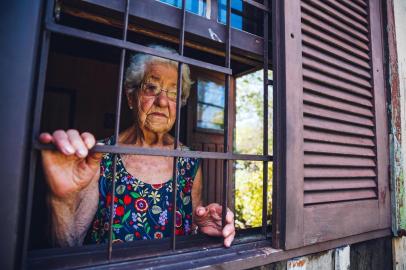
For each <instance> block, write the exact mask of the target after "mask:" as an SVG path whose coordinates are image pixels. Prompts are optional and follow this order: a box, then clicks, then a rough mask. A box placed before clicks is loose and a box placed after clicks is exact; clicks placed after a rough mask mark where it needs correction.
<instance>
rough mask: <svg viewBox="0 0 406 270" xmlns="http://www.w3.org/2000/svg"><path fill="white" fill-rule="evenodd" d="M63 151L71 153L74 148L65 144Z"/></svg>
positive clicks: (73, 151)
mask: <svg viewBox="0 0 406 270" xmlns="http://www.w3.org/2000/svg"><path fill="white" fill-rule="evenodd" d="M65 152H67V153H68V154H73V153H75V149H73V148H72V146H70V145H67V146H65Z"/></svg>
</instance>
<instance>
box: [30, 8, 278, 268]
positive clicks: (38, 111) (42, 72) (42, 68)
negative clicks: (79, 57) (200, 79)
mask: <svg viewBox="0 0 406 270" xmlns="http://www.w3.org/2000/svg"><path fill="white" fill-rule="evenodd" d="M244 2H246V3H248V4H252V5H254V6H256V7H258V8H260V9H262V10H264V11H265V13H266V15H265V16H264V26H265V27H264V31H265V33H264V34H265V35H264V36H265V37H266V38H264V40H265V41H266V42H265V43H264V95H266V97H265V96H264V115H267V111H268V108H267V106H268V101H267V98H268V97H267V94H268V93H267V85H269V84H270V83H272V82H271V81H269V80H268V78H267V67H268V42H267V41H268V23H267V20H268V14H267V12H269V8H268V4H267V1H266V3H265V5H261V4H258V3H256V2H253V1H251V0H244ZM53 5H54V1H53V0H48V1H47V7H46V13H45V14H46V17H45V27H44V29H43V33H42V34H43V38H42V48H41V57H40V63H39V73H38V82H37V93H36V100H35V115H34V122H33V137H32V142H33V147H32V155H31V164H30V174H29V176H30V177H29V187H28V195H27V198H28V199H27V204H30V203H31V201H32V196H33V183H34V180H35V179H34V177H35V170H36V160H37V157H38V151H36V150H44V149H56V148H55V146H53V145H43V144H41V143H39V142H38V140H37V138H38V135H39V131H40V130H39V128H40V123H41V115H42V103H43V97H44V88H45V77H46V69H47V62H48V53H49V42H50V35H51V34H52V33H59V34H63V35H68V36H72V37H76V38H79V39H84V40H90V41H94V42H97V43H102V44H107V45H111V46H114V47H118V48H121V49H122V51H121V59H120V71H119V76H120V77H119V85H118V96H117V107H116V123H115V138H116V141H115V144H114V145H112V146H111V145H110V146H107V145H104V146H101V145H97V146H95V147H94V148H93V149H92V151H94V152H108V153H113V154H114V163H116V158H117V154H121V153H123V154H124V153H126V154H140V155H142V154H145V155H155V156H171V157H174V160H175V161H174V164H176V158H177V157H196V158H208V159H223V160H224V175H223V178H224V181H223V194H222V203H223V205H222V207H223V213H222V224H223V226H224V225H225V224H226V222H225V217H226V212H227V191H228V165H229V161H230V160H252V161H263V162H264V181H265V179H267V177H265V174H267V169H265V167H266V166H265V165H267V164H268V162H269V161H273V156H272V155H271V156H269V155H268V144H267V140H268V136H267V134H268V124H267V122H268V119H267V117H264V155H241V154H234V153H233V152H232V151H230V145H231V144H230V140H229V130H228V128H229V121H228V120H229V119H228V118H229V115H230V108H229V106H228V105H229V96H230V89H229V88H230V75H232V70H231V68H230V64H231V62H230V59H231V27H230V23H231V22H230V20H231V3H230V0H228V1H227V18H226V31H227V40H226V44H225V50H226V59H225V67H222V66H217V65H213V64H210V63H206V62H204V61H199V60H195V59H193V58H189V57H184V56H183V50H184V34H185V0H183V5H182V21H181V22H182V25H181V31H180V33H179V40H180V43H179V54H172V53H165V52H161V51H158V50H155V49H153V48H149V47H146V46H142V45H139V44H136V43H131V42H128V41H127V40H126V39H127V30H128V19H129V6H130V0H126V4H125V9H124V20H125V24H124V29H123V39H122V40H120V39H116V38H111V37H108V36H104V35H100V34H96V33H92V32H87V31H83V30H79V29H75V28H72V27H68V26H64V25H59V24H57V23H56V22H55V21H54V18H53ZM126 50H133V51H137V52H143V53H146V54H151V55H155V56H159V57H163V58H167V59H171V60H174V61H177V62H178V63H179V66H178V68H179V72H178V89H177V91H178V95H177V117H176V130H175V137H176V140H175V149H174V150H156V149H145V148H140V147H133V146H118V144H117V139H118V132H119V125H120V121H119V120H120V112H121V96H122V88H123V74H124V62H125V54H126ZM183 63H186V64H190V65H194V66H198V67H201V68H204V69H208V70H212V71H217V72H220V73H223V74H225V79H226V82H225V84H226V87H225V92H226V93H225V108H226V110H225V128H224V129H225V132H224V136H225V137H224V153H216V152H202V151H188V150H187V151H185V150H181V149H179V147H178V146H179V129H180V118H179V115H180V97H181V87H182V86H181V81H182V80H181V79H182V74H181V71H182V64H183ZM115 170H116V166H115V165H114V172H113V174H114V176H115V175H116V171H115ZM175 177H176V167H175V165H174V177H173V179H175ZM114 179H115V177H114ZM173 183H175V185H176V181H174V182H173ZM265 185H266V183H264V186H265ZM114 186H115V181H113V183H112V205H111V209H114V207H113V203H114V190H115V187H114ZM175 187H176V186H175ZM173 190H174V191H175V192H176V188H174V189H173ZM264 190H266V188H264ZM265 193H266V192H264V202H266V201H267V199H266V197H265V196H267V195H266V194H265ZM265 204H266V203H265ZM174 205H175V207H174V208H173V209H174V210H173V211H174V212H173V214H174V215H173V217H175V216H176V215H175V211H176V209H175V208H176V194H174ZM264 206H265V207H267V205H264ZM26 209H27V219H26V220H28V221H30V220H31V207H27V208H26ZM263 213H264V212H263ZM265 213H266V211H265ZM112 214H113V211H111V215H112ZM265 225H266V216H265ZM172 226H173V228H172V231H173V238H172V248H173V249H175V248H176V246H175V231H174V226H175V219H174V220H173V224H172ZM263 226H264V214H263ZM29 228H30V223H29V222H26V227H25V237H24V239H25V242H24V254H23V259H24V261H26V260H25V257H26V251H27V246H28V239H29V237H28V234H29ZM111 229H112V216H111V218H110V232H109V245H108V259H109V260H111V256H112V241H111V240H112V239H111V238H112V231H111ZM265 233H266V228H265Z"/></svg>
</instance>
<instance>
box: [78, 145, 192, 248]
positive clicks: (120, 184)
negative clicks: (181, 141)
mask: <svg viewBox="0 0 406 270" xmlns="http://www.w3.org/2000/svg"><path fill="white" fill-rule="evenodd" d="M111 142H112V139H111V138H110V139H108V140H107V141H106V144H111ZM198 168H199V159H195V158H178V163H177V174H178V177H177V187H178V190H177V199H176V202H177V207H176V209H177V211H176V224H175V227H176V234H177V235H188V234H190V233H191V226H192V196H191V191H192V185H193V180H194V177H195V175H196V172H197V169H198ZM112 178H113V155H112V154H105V155H104V156H103V159H102V161H101V166H100V179H99V205H98V209H97V212H96V215H95V218H94V221H93V224H92V226H91V228H90V229H89V232H88V235H87V239H86V242H87V243H107V242H108V232H109V217H110V205H111V197H112V196H111V184H112ZM172 208H173V205H172V180H169V181H167V182H165V183H163V184H155V185H151V184H147V183H144V182H142V181H141V180H139V179H136V178H135V177H133V176H132V175H131V174H129V173H128V172H127V171H126V169H125V167H124V165H123V162H122V160H121V158H120V156H119V155H118V157H117V177H116V193H115V198H114V218H113V225H112V226H113V241H114V242H129V241H134V240H138V239H161V238H164V237H169V236H170V229H171V224H172V212H171V211H172Z"/></svg>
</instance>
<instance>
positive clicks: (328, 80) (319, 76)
mask: <svg viewBox="0 0 406 270" xmlns="http://www.w3.org/2000/svg"><path fill="white" fill-rule="evenodd" d="M303 76H304V77H305V78H306V79H310V80H314V81H316V82H319V83H322V84H326V85H329V86H331V87H334V88H338V89H341V90H343V91H347V92H350V93H354V94H358V95H363V96H366V97H371V96H372V94H371V91H370V89H367V88H364V87H359V86H357V85H354V84H352V83H347V82H344V81H342V80H338V79H335V78H332V77H330V76H327V75H325V74H323V73H320V72H316V71H314V70H310V69H304V70H303Z"/></svg>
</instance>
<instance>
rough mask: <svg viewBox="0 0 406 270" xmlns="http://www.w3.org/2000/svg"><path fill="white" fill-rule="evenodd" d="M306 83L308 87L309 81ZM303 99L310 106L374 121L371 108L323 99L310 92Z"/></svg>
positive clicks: (305, 92)
mask: <svg viewBox="0 0 406 270" xmlns="http://www.w3.org/2000/svg"><path fill="white" fill-rule="evenodd" d="M305 83H306V85H307V81H305ZM303 99H304V101H305V102H306V103H308V104H313V105H318V106H323V107H325V108H329V109H333V110H337V111H341V112H343V113H351V114H353V115H358V116H361V117H365V118H369V119H372V117H373V112H372V111H371V109H370V108H365V107H361V106H359V105H353V104H350V103H348V102H342V101H338V100H334V99H333V98H328V97H323V96H320V95H316V94H313V93H311V92H308V91H304V94H303Z"/></svg>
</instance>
